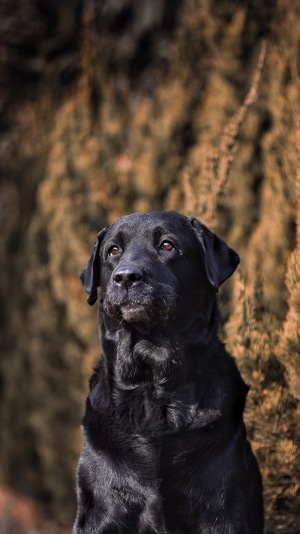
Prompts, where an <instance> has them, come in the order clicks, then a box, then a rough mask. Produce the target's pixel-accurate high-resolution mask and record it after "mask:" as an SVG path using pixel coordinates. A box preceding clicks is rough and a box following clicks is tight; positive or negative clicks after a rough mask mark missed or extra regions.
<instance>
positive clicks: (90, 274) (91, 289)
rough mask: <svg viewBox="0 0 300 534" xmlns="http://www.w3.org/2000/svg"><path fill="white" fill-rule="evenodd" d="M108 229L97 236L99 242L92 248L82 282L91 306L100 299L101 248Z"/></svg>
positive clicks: (82, 274) (104, 229) (81, 278)
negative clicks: (98, 290)
mask: <svg viewBox="0 0 300 534" xmlns="http://www.w3.org/2000/svg"><path fill="white" fill-rule="evenodd" d="M105 233H106V228H103V230H101V232H99V234H98V235H97V241H96V243H95V244H94V246H93V248H92V254H91V257H90V259H89V261H88V263H87V265H86V266H85V268H84V269H83V271H82V273H81V275H80V280H81V282H82V285H83V287H84V289H85V291H86V292H87V293H89V296H88V298H87V302H88V303H89V305H90V306H92V305H93V304H95V302H96V300H97V298H98V292H97V288H98V287H100V246H101V243H102V241H103V238H104V235H105Z"/></svg>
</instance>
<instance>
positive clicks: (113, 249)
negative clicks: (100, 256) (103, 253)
mask: <svg viewBox="0 0 300 534" xmlns="http://www.w3.org/2000/svg"><path fill="white" fill-rule="evenodd" d="M120 252H121V249H120V248H119V247H118V246H117V245H113V246H112V247H110V249H109V250H108V256H116V255H117V254H120Z"/></svg>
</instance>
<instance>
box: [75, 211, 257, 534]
mask: <svg viewBox="0 0 300 534" xmlns="http://www.w3.org/2000/svg"><path fill="white" fill-rule="evenodd" d="M238 263H239V257H238V255H237V254H236V253H235V252H234V251H233V250H232V249H231V248H229V247H228V246H227V245H226V243H225V242H224V241H222V240H221V239H220V238H219V237H217V236H216V235H214V234H213V233H211V232H210V231H209V230H208V229H207V228H206V227H205V226H203V225H202V224H201V223H200V222H199V221H198V220H197V219H193V218H190V217H185V216H184V215H179V214H177V213H175V212H161V213H159V212H153V213H146V214H133V215H129V216H126V217H122V218H121V219H119V220H118V221H117V222H116V223H114V224H112V225H111V226H109V227H108V228H105V229H104V230H102V231H101V232H100V233H99V235H98V241H97V243H96V244H95V245H94V248H93V253H92V256H91V258H90V260H89V263H88V265H87V266H86V267H85V269H84V271H83V273H82V276H81V278H82V281H83V284H84V287H85V289H86V291H87V292H88V293H89V297H88V302H89V304H94V303H95V301H96V299H97V288H98V287H101V306H100V332H101V343H102V349H103V354H102V359H101V361H100V364H99V367H98V368H97V370H96V372H95V374H94V375H93V377H92V379H91V382H90V395H89V397H88V399H87V406H86V414H85V417H84V420H83V432H84V446H83V450H82V454H81V458H80V461H79V467H78V513H77V518H76V522H75V526H74V530H73V533H76V534H79V533H85V534H93V533H95V534H96V533H97V534H98V533H99V534H104V533H105V534H123V533H124V534H125V533H128V534H196V533H197V534H199V533H201V534H213V533H214V534H217V533H218V534H237V533H239V534H247V533H248V534H250V533H251V534H261V533H262V531H263V511H262V488H261V477H260V474H259V470H258V467H257V464H256V461H255V458H254V456H253V454H252V452H251V449H250V445H249V443H248V442H247V440H246V434H245V426H244V423H243V410H244V404H245V398H246V395H247V390H248V388H247V387H246V385H245V384H244V382H243V380H242V378H241V376H240V374H239V372H238V370H237V367H236V365H235V363H234V361H233V359H232V358H231V357H230V356H229V355H228V354H227V353H226V351H225V349H224V348H223V345H222V344H221V343H220V341H219V340H218V337H217V329H218V314H217V309H216V290H217V289H218V287H219V286H220V284H222V282H224V281H225V280H226V279H227V278H228V277H229V276H230V275H231V274H232V273H233V272H234V270H235V269H236V267H237V265H238Z"/></svg>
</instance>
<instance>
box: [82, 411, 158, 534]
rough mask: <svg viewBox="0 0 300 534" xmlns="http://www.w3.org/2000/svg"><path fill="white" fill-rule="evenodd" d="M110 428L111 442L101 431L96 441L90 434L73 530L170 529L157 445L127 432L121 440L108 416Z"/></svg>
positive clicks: (120, 533)
mask: <svg viewBox="0 0 300 534" xmlns="http://www.w3.org/2000/svg"><path fill="white" fill-rule="evenodd" d="M103 423H104V424H105V421H103ZM109 427H111V428H109ZM110 430H111V433H110V434H109V435H107V439H108V440H109V442H108V441H106V438H105V437H104V436H101V437H100V439H99V440H97V441H94V440H93V443H91V442H90V438H89V437H88V435H87V434H86V436H85V444H84V447H83V451H82V455H81V459H80V462H79V468H78V513H77V518H76V522H75V525H74V528H73V534H167V530H166V528H165V526H164V517H163V511H162V502H161V496H160V493H159V487H158V481H157V474H156V451H155V446H154V445H153V444H152V443H151V442H149V441H148V440H147V439H145V438H143V437H141V436H139V435H135V436H130V435H126V434H125V433H124V432H122V433H120V434H119V436H118V439H116V438H117V435H116V429H115V428H114V426H113V424H111V422H110V421H109V420H107V428H106V432H107V431H108V432H109V431H110ZM106 432H105V434H106ZM99 445H100V446H101V449H98V446H99Z"/></svg>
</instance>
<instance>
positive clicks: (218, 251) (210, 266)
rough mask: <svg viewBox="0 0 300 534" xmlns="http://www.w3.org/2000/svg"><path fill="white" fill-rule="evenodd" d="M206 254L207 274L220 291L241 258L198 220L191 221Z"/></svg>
mask: <svg viewBox="0 0 300 534" xmlns="http://www.w3.org/2000/svg"><path fill="white" fill-rule="evenodd" d="M191 223H192V225H193V227H194V228H195V230H196V234H197V237H198V239H199V241H200V243H201V246H202V250H203V252H204V260H205V268H206V274H207V277H208V280H209V282H210V283H211V285H212V286H213V287H214V288H215V289H218V288H219V287H220V285H221V284H223V282H225V280H227V278H229V276H231V275H232V274H233V273H234V271H235V269H236V268H237V266H238V264H239V262H240V258H239V256H238V254H237V253H236V252H235V251H234V250H233V249H232V248H230V247H229V246H228V245H227V244H226V243H225V241H223V239H221V238H220V237H218V236H217V235H216V234H214V233H213V232H211V231H210V230H209V229H208V228H206V226H204V224H202V223H200V221H198V220H197V219H191Z"/></svg>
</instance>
